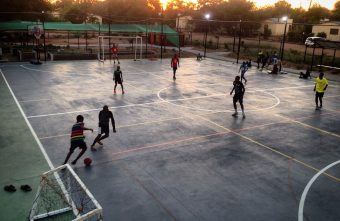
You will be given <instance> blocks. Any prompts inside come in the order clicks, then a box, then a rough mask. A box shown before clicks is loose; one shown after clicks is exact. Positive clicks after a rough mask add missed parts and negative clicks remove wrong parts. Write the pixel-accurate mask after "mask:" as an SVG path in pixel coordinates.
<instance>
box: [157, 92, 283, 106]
mask: <svg viewBox="0 0 340 221" xmlns="http://www.w3.org/2000/svg"><path fill="white" fill-rule="evenodd" d="M168 88H170V87H166V88H163V89H161V90H159V91H158V93H157V97H158V99H160V100H161V101H164V102H166V103H169V104H171V105H174V106H178V107H182V108H186V109H191V110H197V111H206V112H215V111H217V112H225V111H226V110H210V109H203V108H196V107H190V106H186V105H182V104H175V103H173V102H174V101H186V100H193V99H201V98H207V97H217V96H226V95H227V94H215V95H207V96H201V97H193V98H182V99H176V100H165V99H163V98H162V97H161V95H160V93H161V92H162V91H163V90H166V89H168ZM259 91H260V92H263V93H264V94H268V95H270V96H272V97H273V98H274V99H275V100H276V103H275V104H274V105H272V106H270V107H266V108H255V109H254V110H251V109H250V110H247V112H253V111H263V110H269V109H272V108H274V107H276V106H277V105H279V104H280V98H278V97H277V96H275V95H274V94H271V93H269V92H266V91H263V90H259ZM249 92H257V91H256V90H255V91H248V93H249ZM231 111H233V110H228V112H231Z"/></svg>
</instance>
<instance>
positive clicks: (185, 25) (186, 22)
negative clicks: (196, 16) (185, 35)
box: [176, 16, 192, 31]
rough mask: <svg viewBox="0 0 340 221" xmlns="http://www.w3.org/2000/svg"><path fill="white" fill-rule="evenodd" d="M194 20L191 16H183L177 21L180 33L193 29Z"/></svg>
mask: <svg viewBox="0 0 340 221" xmlns="http://www.w3.org/2000/svg"><path fill="white" fill-rule="evenodd" d="M191 20H192V17H191V16H181V17H178V18H177V19H176V28H177V30H180V31H187V30H191V29H192V27H191V25H190V21H191Z"/></svg>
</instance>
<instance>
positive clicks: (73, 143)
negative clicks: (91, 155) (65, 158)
mask: <svg viewBox="0 0 340 221" xmlns="http://www.w3.org/2000/svg"><path fill="white" fill-rule="evenodd" d="M77 147H79V148H80V149H85V150H86V149H87V146H86V143H85V141H83V140H75V141H71V147H70V152H73V151H74V150H75V149H76V148H77Z"/></svg>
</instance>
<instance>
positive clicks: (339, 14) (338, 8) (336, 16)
mask: <svg viewBox="0 0 340 221" xmlns="http://www.w3.org/2000/svg"><path fill="white" fill-rule="evenodd" d="M331 18H332V19H333V20H335V21H340V1H337V2H336V3H335V4H334V9H333V11H332V17H331Z"/></svg>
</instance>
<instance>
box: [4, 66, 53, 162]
mask: <svg viewBox="0 0 340 221" xmlns="http://www.w3.org/2000/svg"><path fill="white" fill-rule="evenodd" d="M0 73H1V75H2V78H3V79H4V81H5V83H6V85H7V87H8V89H9V91H10V92H11V94H12V97H13V99H14V101H15V103H16V105H17V106H18V108H19V110H20V113H21V114H22V116H23V118H24V120H25V122H26V124H27V126H28V128H29V129H30V131H31V133H32V135H33V137H34V139H35V141H36V142H37V144H38V146H39V148H40V151H41V152H42V154H43V155H44V157H45V160H46V161H47V164H48V166H49V167H50V168H51V169H53V168H54V165H53V163H52V161H51V159H50V158H49V157H48V155H47V153H46V151H45V149H44V147H43V145H42V144H41V142H40V140H39V138H38V136H37V134H36V133H35V131H34V130H33V127H32V125H31V124H30V122H29V121H28V119H27V117H26V114H25V113H24V111H23V109H22V108H21V106H20V104H19V101H18V100H17V98H16V96H15V94H14V92H13V91H12V89H11V87H10V86H9V84H8V82H7V80H6V77H5V75H4V73H3V72H2V70H1V69H0Z"/></svg>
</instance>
